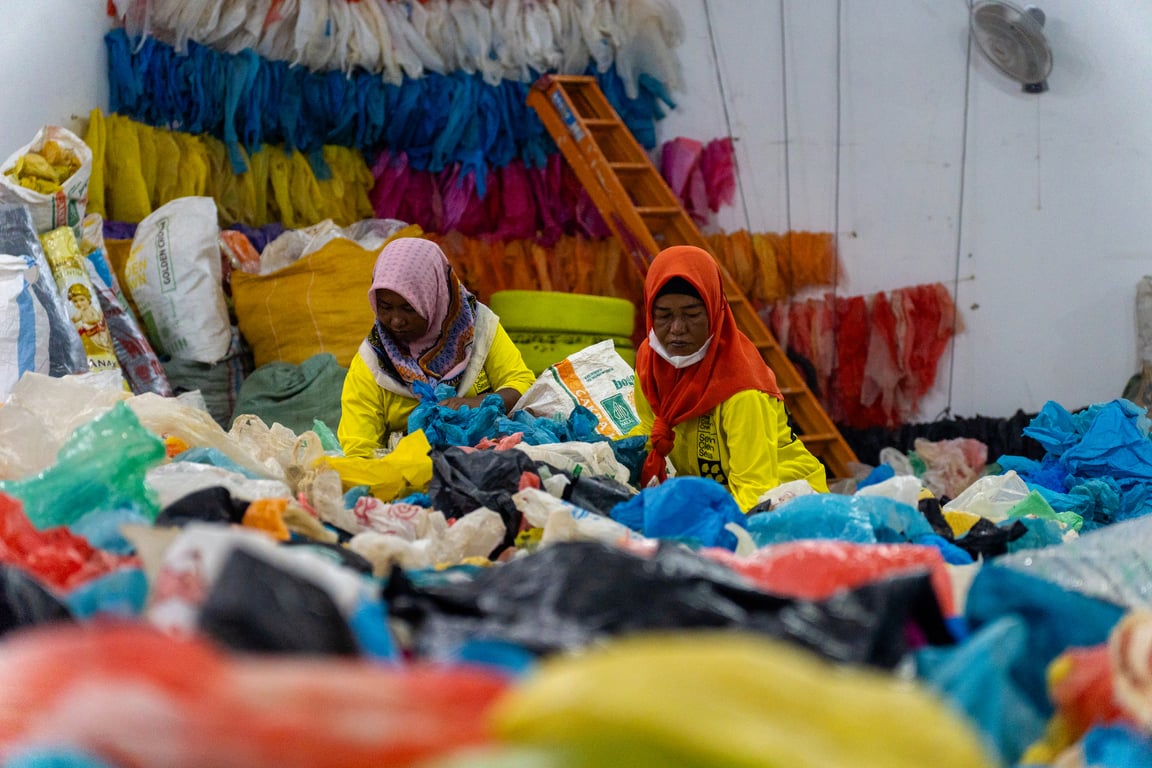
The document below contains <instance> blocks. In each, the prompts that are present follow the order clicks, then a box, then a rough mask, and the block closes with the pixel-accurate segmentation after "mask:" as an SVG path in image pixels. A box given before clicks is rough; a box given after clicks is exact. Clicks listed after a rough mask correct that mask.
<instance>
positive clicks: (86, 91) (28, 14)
mask: <svg viewBox="0 0 1152 768" xmlns="http://www.w3.org/2000/svg"><path fill="white" fill-rule="evenodd" d="M105 7H106V6H105V3H104V2H102V0H84V2H80V1H79V0H3V2H0V52H3V53H2V54H0V108H2V110H3V115H4V117H3V119H0V160H3V159H4V158H6V157H8V156H9V155H10V154H12V153H13V152H15V151H16V150H18V149H19V148H20V147H22V146H24V145H25V144H27V143H28V142H29V141H31V140H32V137H33V136H34V135H35V134H36V131H38V130H40V128H41V127H43V126H45V125H62V126H64V127H65V128H68V129H69V130H72V131H74V132H76V133H79V134H80V135H83V131H84V126H86V125H87V122H88V113H89V112H91V111H92V109H93V108H94V107H100V108H101V109H104V110H107V109H108V67H107V57H106V55H105V53H104V33H105V32H106V31H107V30H108V27H109V19H108V17H107V16H106V15H105Z"/></svg>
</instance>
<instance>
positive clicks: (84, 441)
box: [0, 402, 165, 529]
mask: <svg viewBox="0 0 1152 768" xmlns="http://www.w3.org/2000/svg"><path fill="white" fill-rule="evenodd" d="M164 457H165V452H164V442H163V441H162V440H161V439H160V438H159V437H157V436H156V435H154V434H152V433H151V432H149V431H148V430H147V429H145V428H144V426H143V425H142V424H141V423H140V421H139V420H138V419H137V418H136V414H135V413H133V412H132V409H131V408H129V407H128V404H127V403H125V402H119V403H117V404H116V405H115V406H113V407H112V409H111V410H110V411H108V412H107V413H105V414H103V415H101V416H98V417H97V418H95V419H93V420H92V421H90V422H88V423H87V424H85V425H83V426H81V427H79V428H77V429H76V431H75V432H73V433H72V436H71V437H70V438H68V442H67V443H65V444H64V447H63V448H61V449H60V452H59V453H58V454H57V455H56V463H55V464H54V465H53V466H51V467H49V468H48V469H46V470H44V471H43V472H41V473H39V474H38V475H34V476H32V477H28V478H24V479H21V480H11V481H4V482H0V491H2V492H4V493H7V494H9V495H11V496H15V497H16V498H17V499H20V501H21V502H22V503H23V504H24V512H25V514H27V515H28V519H29V520H31V521H32V524H33V525H35V526H36V527H37V528H41V529H43V528H50V527H52V526H57V525H70V524H72V523H73V522H75V521H76V520H79V519H80V518H81V517H83V516H84V515H86V514H88V513H89V512H95V511H105V510H115V509H131V510H133V511H135V512H138V513H140V514H141V515H144V516H145V517H147V518H148V519H149V520H155V519H156V515H157V514H159V512H160V505H159V502H158V501H157V497H156V494H155V492H153V491H152V490H151V489H150V488H148V487H147V486H146V485H145V484H144V474H145V473H146V472H147V471H148V469H149V468H150V467H153V466H155V465H156V464H159V463H160V462H161V461H162V460H163V459H164Z"/></svg>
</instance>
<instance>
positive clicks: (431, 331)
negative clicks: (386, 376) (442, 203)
mask: <svg viewBox="0 0 1152 768" xmlns="http://www.w3.org/2000/svg"><path fill="white" fill-rule="evenodd" d="M378 290H390V291H395V292H396V293H398V294H400V295H401V296H403V297H404V299H405V301H407V302H408V303H409V304H411V305H412V308H413V309H415V310H416V312H417V313H418V314H419V315H420V316H421V317H422V318H424V319H425V320H427V321H428V330H427V331H425V333H424V335H423V336H422V337H420V338H419V339H417V340H416V341H414V342H412V343H411V344H410V345H409V348H408V353H407V354H405V353H404V352H403V351H401V349H400V347H399V346H398V345H397V344H396V342H395V340H393V339H392V337H391V335H390V334H388V333H387V329H384V328H381V327H380V321H379V320H377V321H376V327H375V328H374V329H373V333H372V335H371V336H370V337H369V342H370V343H372V346H373V347H376V349H377V353H378V354H379V353H383V354H385V355H387V357H388V358H389V360H390V361H391V363H392V366H393V367H394V368H395V369H396V371H397V372H398V373H399V374H400V377H401V378H402V379H404V380H405V383H407V384H409V385H410V384H411V383H412V382H413V381H415V380H423V381H427V382H428V383H430V384H432V385H435V384H437V383H439V382H441V381H445V382H446V383H453V380H454V379H456V378H458V377H459V375H460V374H461V373H463V371H464V369H465V368H466V367H467V366H468V361H469V359H470V358H471V356H472V340H473V337H474V335H475V322H476V315H475V311H474V306H473V305H474V303H475V298H474V297H473V296H472V294H471V293H470V292H469V291H468V289H467V288H465V287H464V286H463V285H462V284H461V282H460V280H459V279H458V278H457V277H456V273H455V271H454V270H453V269H452V265H451V264H449V263H448V258H447V257H446V256H445V255H444V251H442V250H440V246H438V245H436V243H433V242H432V241H430V240H425V239H423V238H419V237H401V238H397V239H396V240H393V241H392V242H390V243H388V244H387V245H386V246H384V249H383V250H381V251H380V255H379V256H377V257H376V266H375V268H374V269H373V270H372V287H371V288H369V289H368V301H369V302H370V303H371V305H372V312H373V313H375V312H376V291H378ZM376 341H378V342H379V344H377V343H373V342H376Z"/></svg>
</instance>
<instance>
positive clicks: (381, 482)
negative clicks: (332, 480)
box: [320, 429, 432, 501]
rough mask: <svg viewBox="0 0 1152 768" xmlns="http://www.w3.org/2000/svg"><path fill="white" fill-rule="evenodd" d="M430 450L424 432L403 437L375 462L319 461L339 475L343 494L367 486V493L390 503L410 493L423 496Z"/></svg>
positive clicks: (429, 471) (429, 475)
mask: <svg viewBox="0 0 1152 768" xmlns="http://www.w3.org/2000/svg"><path fill="white" fill-rule="evenodd" d="M431 450H432V446H431V445H430V444H429V443H428V438H427V437H426V436H425V435H424V430H422V429H418V430H416V431H415V432H413V433H411V434H409V435H405V436H404V437H403V438H401V439H400V442H399V443H397V444H396V448H395V450H393V451H392V453H390V454H388V455H387V456H384V457H382V458H379V459H365V458H347V457H344V456H325V457H323V458H322V459H320V461H321V462H322V463H326V464H327V465H328V466H329V467H331V468H332V469H334V470H336V471H337V472H338V473H339V474H340V480H341V481H342V482H343V484H344V490H345V491H347V490H348V489H350V488H354V487H356V486H358V485H367V486H368V487H369V489H370V490H369V493H371V494H372V495H373V496H375V497H376V498H378V499H380V500H381V501H393V500H394V499H399V498H402V497H404V496H407V495H409V494H412V493H423V492H426V491H427V490H428V485H429V484H430V483H431V482H432V459H431V457H429V456H428V452H429V451H431Z"/></svg>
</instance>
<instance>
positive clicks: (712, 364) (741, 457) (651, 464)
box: [636, 246, 828, 512]
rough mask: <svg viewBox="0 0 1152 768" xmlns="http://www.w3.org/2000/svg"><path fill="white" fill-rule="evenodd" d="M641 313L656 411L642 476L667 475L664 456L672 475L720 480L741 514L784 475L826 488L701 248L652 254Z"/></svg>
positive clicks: (640, 353)
mask: <svg viewBox="0 0 1152 768" xmlns="http://www.w3.org/2000/svg"><path fill="white" fill-rule="evenodd" d="M644 318H645V323H646V326H647V331H648V336H647V338H646V339H645V340H644V341H643V342H641V344H640V348H639V350H637V353H636V373H637V376H638V377H639V379H640V388H641V391H642V393H643V395H644V398H645V399H646V400H647V402H648V405H649V406H650V407H651V411H652V417H653V418H652V423H651V429H650V434H651V436H652V438H651V444H652V451H651V453H650V454H649V455H648V458H647V460H646V461H645V464H644V470H643V475H642V481H643V482H644V483H647V482H648V481H649V480H651V479H653V478H655V479H657V480H663V479H664V478H665V458H668V459H670V460H671V462H672V466H673V467H675V468H676V473H677V474H680V475H696V476H700V477H711V478H713V479H714V480H717V481H718V482H720V483H722V484H724V485H726V486H727V487H728V489H729V491H731V493H732V495H733V497H735V499H736V502H737V504H739V505H740V508H741V509H743V510H744V511H745V512H747V511H748V510H749V509H751V508H752V507H754V506H755V505H756V503H757V502H758V500H759V499H760V496H761V495H762V494H763V493H764V492H765V491H768V490H770V489H772V488H775V487H776V486H778V485H780V484H782V483H785V482H788V481H790V480H801V479H802V480H807V481H808V482H809V483H810V484H811V485H812V487H813V488H815V489H816V490H817V491H821V492H827V490H828V483H827V479H826V477H825V473H824V465H822V464H821V463H820V461H819V460H818V459H817V458H816V457H815V456H813V455H812V454H811V453H810V452H809V451H808V449H807V448H806V447H804V444H803V443H802V442H800V440H798V439H797V438H796V435H795V434H794V433H793V432H792V429H791V427H790V426H789V425H788V413H787V411H786V410H785V408H784V398H783V396H782V395H781V394H780V388H779V387H778V386H777V385H776V375H775V374H774V373H772V369H770V368H769V367H768V366H767V365H766V364H765V363H764V360H763V358H761V357H760V352H759V350H757V349H756V347H755V345H753V343H752V341H751V340H750V339H749V338H748V337H747V336H745V335H744V334H743V333H742V332H741V331H740V329H739V328H737V327H736V319H735V318H734V317H733V315H732V310H731V308H730V307H729V306H728V301H727V300H726V299H725V298H724V291H723V287H722V285H721V280H720V270H719V268H718V267H717V266H716V262H715V260H714V259H713V258H712V256H711V255H710V254H709V253H708V252H707V251H705V250H702V249H700V248H696V247H694V246H675V247H672V248H666V249H665V250H663V251H661V252H660V253H659V254H658V255H657V256H656V258H655V259H654V260H653V261H652V265H651V266H650V267H649V268H648V276H647V278H646V279H645V281H644ZM640 410H641V411H642V416H646V414H644V413H643V411H645V410H646V409H644V408H643V407H641V408H640ZM645 421H647V419H645ZM645 426H646V427H647V426H648V425H647V424H645Z"/></svg>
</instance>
